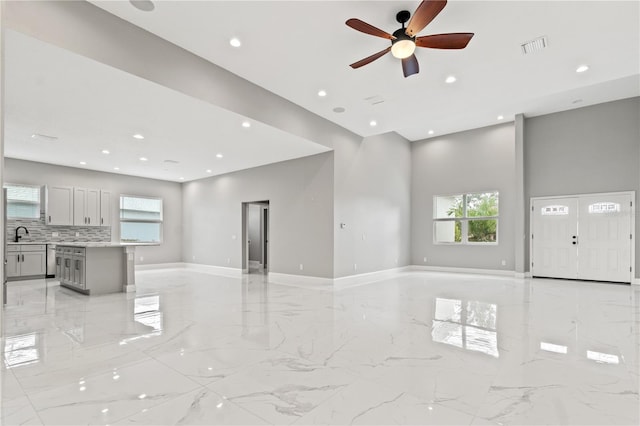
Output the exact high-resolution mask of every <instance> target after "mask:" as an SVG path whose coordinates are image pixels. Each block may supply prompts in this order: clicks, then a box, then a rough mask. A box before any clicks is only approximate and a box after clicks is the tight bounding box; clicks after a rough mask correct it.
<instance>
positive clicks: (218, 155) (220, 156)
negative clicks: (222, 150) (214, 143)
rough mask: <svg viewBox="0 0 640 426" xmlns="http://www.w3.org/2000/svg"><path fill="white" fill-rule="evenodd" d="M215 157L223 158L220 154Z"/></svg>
mask: <svg viewBox="0 0 640 426" xmlns="http://www.w3.org/2000/svg"><path fill="white" fill-rule="evenodd" d="M216 157H218V158H222V157H224V155H222V154H216Z"/></svg>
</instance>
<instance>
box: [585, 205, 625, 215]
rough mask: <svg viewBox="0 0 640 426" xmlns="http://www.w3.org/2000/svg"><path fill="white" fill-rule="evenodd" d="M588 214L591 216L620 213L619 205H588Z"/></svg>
mask: <svg viewBox="0 0 640 426" xmlns="http://www.w3.org/2000/svg"><path fill="white" fill-rule="evenodd" d="M589 213H591V214H602V213H620V204H619V203H593V204H589Z"/></svg>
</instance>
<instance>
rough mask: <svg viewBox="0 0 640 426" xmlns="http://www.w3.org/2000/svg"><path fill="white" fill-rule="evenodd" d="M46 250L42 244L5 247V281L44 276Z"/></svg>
mask: <svg viewBox="0 0 640 426" xmlns="http://www.w3.org/2000/svg"><path fill="white" fill-rule="evenodd" d="M46 248H47V247H46V245H44V244H15V245H13V244H12V245H9V246H7V256H6V258H7V264H6V268H7V279H21V278H27V277H28V278H34V277H40V276H44V275H45V273H46V271H47V264H46V258H47V252H46Z"/></svg>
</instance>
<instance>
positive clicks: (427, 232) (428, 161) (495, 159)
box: [411, 123, 516, 270]
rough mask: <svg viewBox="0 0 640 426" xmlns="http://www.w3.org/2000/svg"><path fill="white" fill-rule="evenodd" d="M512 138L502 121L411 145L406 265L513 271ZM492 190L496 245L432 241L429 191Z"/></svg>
mask: <svg viewBox="0 0 640 426" xmlns="http://www.w3.org/2000/svg"><path fill="white" fill-rule="evenodd" d="M514 139H515V129H514V125H513V123H507V124H503V125H498V126H492V127H485V128H482V129H476V130H470V131H466V132H460V133H454V134H450V135H446V136H442V137H436V138H432V139H427V140H423V141H418V142H414V143H413V144H412V145H411V176H412V177H411V183H412V188H411V263H412V264H414V265H426V266H447V267H460V268H482V269H504V270H514V266H515V260H514V216H515V198H516V197H515V195H516V194H515V183H514V181H515V142H514ZM493 190H497V191H499V192H500V218H499V221H498V244H497V245H475V246H474V245H442V244H439V245H436V244H434V243H433V197H434V196H435V195H451V194H462V193H467V192H475V191H493ZM424 257H426V258H427V261H426V262H424V261H423V258H424ZM502 260H505V261H506V265H505V266H503V265H502Z"/></svg>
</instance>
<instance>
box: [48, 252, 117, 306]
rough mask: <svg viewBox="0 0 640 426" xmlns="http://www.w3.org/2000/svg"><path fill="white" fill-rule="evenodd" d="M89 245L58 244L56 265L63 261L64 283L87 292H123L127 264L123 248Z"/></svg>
mask: <svg viewBox="0 0 640 426" xmlns="http://www.w3.org/2000/svg"><path fill="white" fill-rule="evenodd" d="M78 244H80V243H78ZM87 244H88V245H87V246H78V245H75V246H61V245H58V246H57V248H56V253H58V254H57V256H59V260H58V259H56V264H58V262H59V264H60V270H61V272H62V273H61V275H60V285H61V286H63V287H66V288H69V289H71V290H75V291H77V292H80V293H83V294H87V295H88V294H107V293H117V292H121V291H123V290H124V288H125V285H126V266H127V265H126V262H125V260H126V259H125V252H124V251H123V247H122V246H120V245H111V244H109V243H105V244H103V245H97V246H96V245H91V243H87ZM107 271H108V272H107Z"/></svg>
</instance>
